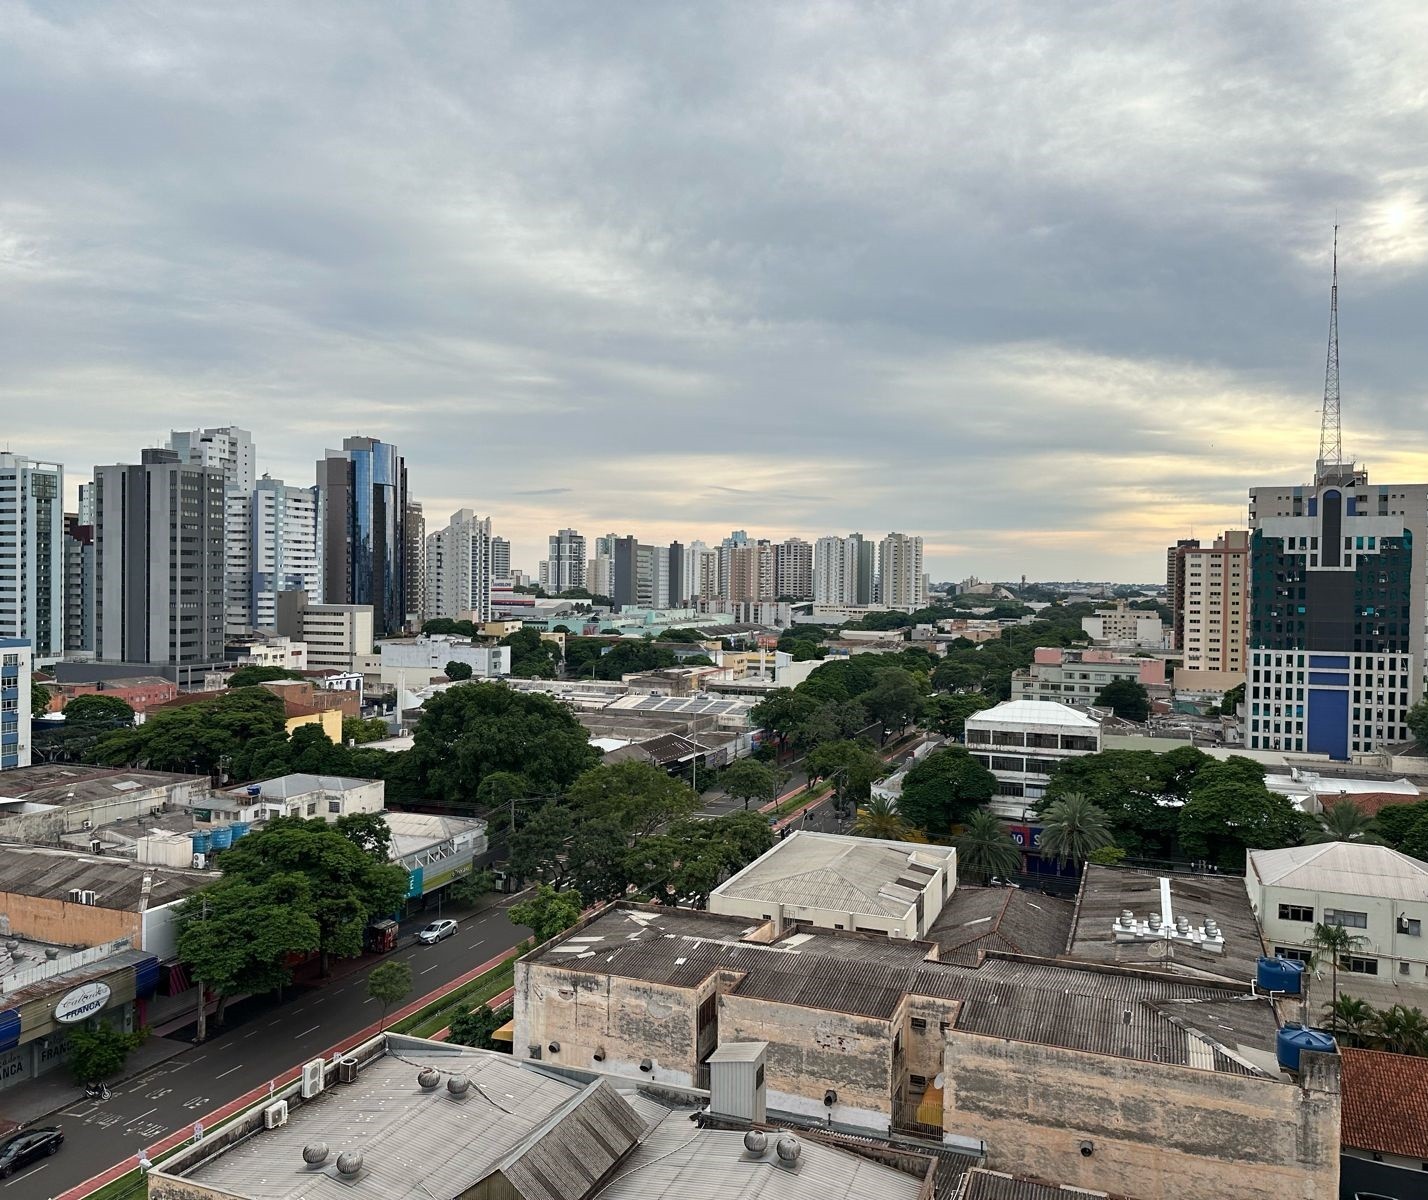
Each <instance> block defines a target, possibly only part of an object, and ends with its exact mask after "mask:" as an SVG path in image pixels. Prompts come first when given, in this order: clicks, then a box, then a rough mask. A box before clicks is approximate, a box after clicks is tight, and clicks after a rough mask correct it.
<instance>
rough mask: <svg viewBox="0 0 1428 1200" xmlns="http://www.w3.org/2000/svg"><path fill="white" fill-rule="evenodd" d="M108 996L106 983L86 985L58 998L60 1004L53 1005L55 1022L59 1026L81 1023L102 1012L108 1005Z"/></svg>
mask: <svg viewBox="0 0 1428 1200" xmlns="http://www.w3.org/2000/svg"><path fill="white" fill-rule="evenodd" d="M109 996H110V991H109V985H108V984H107V983H86V984H85V985H84V986H83V987H77V988H75V989H74V991H72V992H67V993H66V994H65V995H64V996H62V997H60V1002H59V1003H58V1004H56V1005H55V1020H56V1021H58V1022H59V1023H60V1024H61V1025H73V1024H74V1023H75V1022H76V1021H83V1020H84V1019H85V1018H86V1017H92V1016H94V1015H95V1014H96V1013H98V1012H100V1011H102V1010H103V1008H104V1006H105V1005H106V1004H108V1003H109Z"/></svg>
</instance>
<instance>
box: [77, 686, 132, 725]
mask: <svg viewBox="0 0 1428 1200" xmlns="http://www.w3.org/2000/svg"><path fill="white" fill-rule="evenodd" d="M64 723H65V724H66V725H68V726H75V725H86V726H88V725H94V726H109V727H113V726H119V727H126V726H130V725H133V724H134V710H133V708H131V707H130V706H129V705H128V704H127V703H126V702H125V701H123V700H121V699H119V697H118V696H105V695H102V694H99V693H95V694H94V695H91V696H76V697H75V698H74V699H73V700H71V701H70V702H69V703H68V704H66V705H65V706H64Z"/></svg>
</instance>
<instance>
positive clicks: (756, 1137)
mask: <svg viewBox="0 0 1428 1200" xmlns="http://www.w3.org/2000/svg"><path fill="white" fill-rule="evenodd" d="M768 1148H769V1135H768V1134H766V1133H765V1132H764V1131H763V1130H762V1129H751V1130H749V1132H748V1133H746V1134H744V1149H745V1150H747V1151H748V1152H749V1153H750V1154H762V1153H763V1152H764V1151H765V1150H767V1149H768Z"/></svg>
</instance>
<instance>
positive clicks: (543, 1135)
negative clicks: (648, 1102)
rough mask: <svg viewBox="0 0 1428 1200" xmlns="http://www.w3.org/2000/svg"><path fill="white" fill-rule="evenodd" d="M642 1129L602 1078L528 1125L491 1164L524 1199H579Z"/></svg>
mask: <svg viewBox="0 0 1428 1200" xmlns="http://www.w3.org/2000/svg"><path fill="white" fill-rule="evenodd" d="M644 1133H645V1122H644V1121H643V1120H642V1119H641V1117H640V1115H639V1114H638V1113H637V1112H635V1110H634V1109H633V1108H631V1107H630V1106H629V1105H628V1104H627V1103H625V1101H624V1100H623V1099H622V1098H621V1097H620V1095H619V1093H618V1092H616V1090H615V1089H614V1087H613V1086H611V1085H610V1084H609V1083H608V1082H606V1081H605V1080H600V1081H598V1082H596V1083H594V1084H591V1085H590V1087H588V1088H587V1089H586V1090H585V1091H584V1092H583V1093H582V1094H581V1095H580V1097H579V1098H578V1099H577V1100H576V1101H575V1102H574V1103H573V1104H570V1105H568V1106H567V1107H565V1108H563V1109H561V1110H560V1112H559V1113H558V1114H557V1115H556V1116H555V1117H554V1118H552V1119H551V1120H550V1121H548V1122H547V1123H546V1124H545V1125H544V1126H542V1127H541V1128H540V1129H538V1130H536V1131H534V1132H533V1133H532V1134H531V1135H530V1136H529V1137H528V1138H527V1139H526V1140H525V1142H523V1143H522V1144H521V1145H520V1146H519V1147H518V1148H517V1149H516V1150H515V1151H513V1152H512V1153H511V1154H510V1155H508V1156H507V1157H506V1159H505V1160H504V1161H503V1162H501V1163H500V1165H499V1166H498V1167H497V1168H496V1170H498V1171H499V1172H500V1173H501V1174H502V1175H504V1176H505V1177H506V1179H507V1180H508V1181H509V1182H510V1183H511V1184H512V1185H513V1186H514V1187H515V1188H516V1189H517V1190H518V1191H519V1192H520V1194H521V1195H522V1196H523V1197H524V1200H580V1198H581V1197H582V1196H584V1195H585V1193H586V1192H588V1191H589V1190H590V1188H591V1187H592V1186H593V1185H594V1184H595V1183H596V1182H598V1181H599V1180H600V1179H601V1178H602V1177H603V1176H604V1175H605V1174H606V1173H607V1172H608V1171H609V1170H610V1168H612V1167H613V1166H614V1165H615V1164H616V1163H618V1162H619V1161H620V1160H621V1159H622V1158H623V1157H624V1156H625V1155H626V1153H628V1152H629V1150H630V1149H631V1148H632V1147H633V1146H634V1145H635V1143H636V1142H637V1141H639V1139H640V1138H641V1137H642V1136H643V1135H644Z"/></svg>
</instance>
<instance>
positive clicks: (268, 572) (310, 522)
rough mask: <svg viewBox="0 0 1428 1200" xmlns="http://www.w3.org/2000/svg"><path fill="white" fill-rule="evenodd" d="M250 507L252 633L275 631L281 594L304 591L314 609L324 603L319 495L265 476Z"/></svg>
mask: <svg viewBox="0 0 1428 1200" xmlns="http://www.w3.org/2000/svg"><path fill="white" fill-rule="evenodd" d="M230 500H231V496H230ZM247 507H248V531H247V539H246V542H247V544H246V553H247V558H248V564H249V570H248V583H249V587H250V591H249V595H248V600H247V605H246V608H247V617H248V621H249V626H248V627H249V628H252V629H262V630H272V629H276V628H277V624H278V595H279V593H281V592H292V591H302V592H306V593H307V597H308V599H309V600H310V601H311V602H312V603H314V604H319V603H321V601H322V552H321V546H320V544H319V541H318V523H317V508H318V504H317V489H316V488H299V487H289V486H288V485H287V484H285V483H283V481H282V480H281V479H269V478H268V477H267V476H266V475H265V476H264V477H263V478H262V479H260V480H259V481H258V483H257V485H256V486H255V487H254V489H253V491H252V493H251V496H250V499H249V501H248V505H247ZM230 632H231V629H230Z"/></svg>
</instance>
